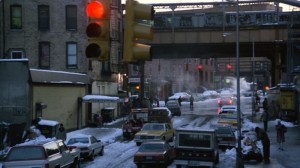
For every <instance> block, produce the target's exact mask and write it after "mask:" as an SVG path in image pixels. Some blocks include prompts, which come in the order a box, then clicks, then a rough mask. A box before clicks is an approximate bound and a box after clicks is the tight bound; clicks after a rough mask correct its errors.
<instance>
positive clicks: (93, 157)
mask: <svg viewBox="0 0 300 168" xmlns="http://www.w3.org/2000/svg"><path fill="white" fill-rule="evenodd" d="M89 159H90V160H91V161H93V160H94V159H95V153H94V151H93V152H92V153H91V155H90V158H89Z"/></svg>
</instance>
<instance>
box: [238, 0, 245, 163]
mask: <svg viewBox="0 0 300 168" xmlns="http://www.w3.org/2000/svg"><path fill="white" fill-rule="evenodd" d="M239 10H240V9H239V0H237V1H236V76H237V77H236V78H237V80H236V81H237V111H238V112H237V121H238V123H237V124H238V125H237V126H238V128H237V129H238V130H237V132H238V135H237V136H238V148H237V151H236V168H244V163H243V159H242V149H241V148H242V147H241V138H242V136H241V103H240V51H239V50H240V32H239V13H240V12H239Z"/></svg>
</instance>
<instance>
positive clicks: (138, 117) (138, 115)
mask: <svg viewBox="0 0 300 168" xmlns="http://www.w3.org/2000/svg"><path fill="white" fill-rule="evenodd" d="M148 115H149V109H148V108H134V109H131V111H130V113H129V114H128V119H127V121H126V122H125V123H124V124H123V125H122V130H123V138H125V139H131V138H133V136H134V135H135V134H136V133H137V132H139V131H140V130H141V128H142V127H143V124H144V123H147V122H148Z"/></svg>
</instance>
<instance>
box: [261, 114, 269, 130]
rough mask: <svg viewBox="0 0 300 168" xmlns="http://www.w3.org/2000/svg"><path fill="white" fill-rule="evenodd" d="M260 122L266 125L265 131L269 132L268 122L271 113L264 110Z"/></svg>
mask: <svg viewBox="0 0 300 168" xmlns="http://www.w3.org/2000/svg"><path fill="white" fill-rule="evenodd" d="M260 121H262V122H263V123H264V130H265V132H268V122H269V113H268V111H266V110H264V111H263V113H262V115H261V117H260Z"/></svg>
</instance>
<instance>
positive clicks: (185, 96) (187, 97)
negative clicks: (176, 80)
mask: <svg viewBox="0 0 300 168" xmlns="http://www.w3.org/2000/svg"><path fill="white" fill-rule="evenodd" d="M179 97H181V100H182V101H189V100H190V97H191V95H190V94H188V93H186V92H178V93H175V94H174V95H173V96H171V97H169V98H168V99H169V100H178V98H179Z"/></svg>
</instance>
